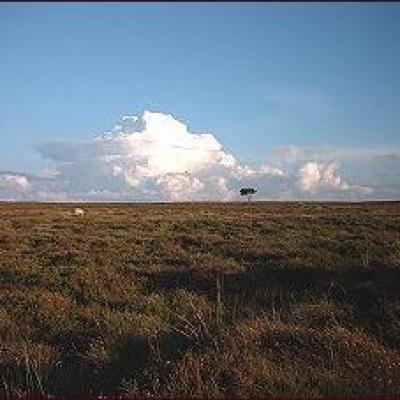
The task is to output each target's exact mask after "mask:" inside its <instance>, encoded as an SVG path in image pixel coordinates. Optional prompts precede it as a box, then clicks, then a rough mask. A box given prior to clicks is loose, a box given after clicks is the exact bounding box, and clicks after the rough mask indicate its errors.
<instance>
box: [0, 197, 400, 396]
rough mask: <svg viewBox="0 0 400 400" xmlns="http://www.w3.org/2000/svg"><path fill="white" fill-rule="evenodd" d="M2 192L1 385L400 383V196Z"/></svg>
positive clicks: (317, 389)
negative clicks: (21, 195)
mask: <svg viewBox="0 0 400 400" xmlns="http://www.w3.org/2000/svg"><path fill="white" fill-rule="evenodd" d="M76 206H77V205H75V204H28V203H25V204H22V203H19V204H13V203H1V204H0V394H2V395H10V396H20V395H25V394H31V395H32V394H35V395H43V394H45V395H69V396H71V395H100V394H102V395H123V396H127V397H134V396H151V395H153V396H162V397H166V396H183V395H185V396H203V397H204V396H207V397H213V396H215V397H222V396H236V397H237V396H240V397H246V396H249V397H250V396H251V397H255V396H268V395H270V396H305V397H316V396H337V395H341V396H345V395H367V394H368V395H384V394H388V395H389V394H400V203H396V202H388V203H367V204H345V203H330V204H328V203H257V202H254V203H232V204H216V203H210V204H153V205H149V204H109V205H106V204H85V205H81V207H82V208H84V209H85V211H86V213H85V215H83V216H75V215H73V210H74V207H76Z"/></svg>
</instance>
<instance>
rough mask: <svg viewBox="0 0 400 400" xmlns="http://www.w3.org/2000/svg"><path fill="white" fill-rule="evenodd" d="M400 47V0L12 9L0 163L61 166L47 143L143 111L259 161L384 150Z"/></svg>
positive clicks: (77, 138) (22, 168)
mask: <svg viewBox="0 0 400 400" xmlns="http://www.w3.org/2000/svg"><path fill="white" fill-rule="evenodd" d="M399 40H400V6H399V5H397V4H379V3H377V4H369V3H366V4H316V5H315V4H310V3H308V4H306V3H305V4H294V3H293V4H268V3H266V4H262V3H254V4H248V3H232V4H229V3H221V4H210V3H198V4H196V3H187V4H179V3H176V4H173V3H171V4H168V3H164V4H163V3H152V4H145V3H141V4H140V3H139V4H135V3H131V4H127V3H119V4H112V3H98V4H96V3H92V4H90V3H87V4H68V3H59V4H49V3H37V4H28V3H26V4H24V3H20V4H12V3H9V4H5V3H3V4H1V5H0V58H1V62H0V88H1V91H0V137H1V138H2V145H1V147H0V169H1V170H3V171H10V170H11V171H17V172H18V171H19V172H20V173H23V172H24V173H36V172H37V171H38V170H40V168H42V167H43V165H44V164H46V163H47V164H48V163H49V159H50V161H51V163H52V168H56V167H57V165H54V164H56V163H57V160H55V159H54V157H53V158H52V157H51V155H50V156H49V154H48V153H46V154H47V161H46V160H45V158H46V157H44V154H43V151H42V153H41V152H40V151H38V150H37V149H38V146H39V147H40V146H42V147H41V148H42V149H43V146H46V144H47V143H50V142H63V143H66V142H70V143H71V142H73V143H75V145H76V144H77V143H80V142H85V141H90V140H93V137H94V135H95V134H96V133H97V134H99V133H101V132H103V131H106V130H108V129H110V128H111V127H112V126H113V125H114V123H115V122H116V121H117V120H118V119H119V118H120V117H121V116H122V115H125V114H141V113H142V112H143V111H144V110H149V111H154V112H161V113H166V114H172V115H173V116H174V117H175V118H176V119H177V120H179V121H181V122H183V123H185V124H186V125H187V126H188V128H189V131H190V132H199V133H212V134H213V135H214V136H215V138H216V139H217V140H218V142H219V143H221V144H222V146H223V148H224V149H225V150H226V152H229V153H232V154H233V155H234V156H235V158H236V159H237V160H238V161H241V162H244V163H249V164H251V165H253V164H255V163H261V162H266V161H268V158H269V157H270V154H271V152H273V151H274V149H275V148H277V147H288V146H291V147H292V148H301V149H302V151H303V152H304V149H305V148H307V149H310V148H311V149H314V150H315V149H319V148H320V147H322V146H324V147H330V148H335V149H337V148H342V149H347V150H346V151H350V150H351V151H353V150H354V151H355V152H356V151H357V150H358V149H360V148H362V149H363V150H362V151H367V149H368V148H371V149H382V148H383V149H385V150H384V153H385V151H386V152H387V149H390V148H391V147H393V146H395V148H396V149H397V147H396V146H398V145H400V132H399V127H400V112H399V104H400V78H399V71H400V45H399ZM349 149H350V150H349ZM364 149H365V150H364ZM373 151H375V150H373ZM315 152H316V153H318V150H315ZM379 154H380V153H379ZM396 154H397V153H396ZM380 155H382V156H384V155H387V154H386V153H385V154H380ZM339 158H340V157H339ZM303 161H304V162H316V161H315V158H314V159H310V160H305V159H304V160H303ZM330 161H332V160H330ZM47 164H46V165H47ZM278 164H279V162H278ZM296 165H297V164H296ZM396 165H397V164H396ZM58 167H59V166H58ZM300 167H301V166H300V165H299V169H301V168H300ZM355 169H357V168H356V167H354V168H349V170H355ZM59 172H60V171H59ZM356 175H357V174H356ZM374 179H375V178H374Z"/></svg>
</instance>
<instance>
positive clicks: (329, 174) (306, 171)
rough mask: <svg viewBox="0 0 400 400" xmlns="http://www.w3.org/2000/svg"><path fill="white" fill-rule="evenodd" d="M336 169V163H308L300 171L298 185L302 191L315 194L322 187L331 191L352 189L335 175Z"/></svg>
mask: <svg viewBox="0 0 400 400" xmlns="http://www.w3.org/2000/svg"><path fill="white" fill-rule="evenodd" d="M336 169H337V165H336V164H335V163H330V164H320V163H317V162H307V163H306V164H304V165H303V166H302V167H301V168H300V169H299V174H298V176H299V180H298V184H299V187H300V189H301V190H304V191H306V192H315V191H316V190H317V189H319V188H321V187H322V188H326V189H330V190H348V189H350V185H349V184H348V183H347V182H345V181H344V180H343V179H342V178H341V177H340V176H339V175H336V174H335V171H336Z"/></svg>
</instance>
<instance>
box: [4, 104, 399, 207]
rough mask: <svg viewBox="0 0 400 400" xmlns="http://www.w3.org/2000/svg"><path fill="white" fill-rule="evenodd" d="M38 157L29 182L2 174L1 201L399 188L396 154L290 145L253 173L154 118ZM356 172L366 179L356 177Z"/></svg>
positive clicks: (391, 193)
mask: <svg viewBox="0 0 400 400" xmlns="http://www.w3.org/2000/svg"><path fill="white" fill-rule="evenodd" d="M36 150H37V151H38V152H39V154H40V155H41V156H42V158H43V160H44V165H43V168H42V169H41V170H40V171H39V172H38V173H37V174H35V175H33V174H31V175H28V174H22V173H12V172H3V173H0V199H3V200H4V199H5V200H39V201H165V202H168V201H232V200H233V201H234V200H239V199H240V196H239V189H240V188H241V187H244V186H253V187H256V188H257V189H258V193H257V196H256V198H258V199H260V200H267V199H275V200H368V199H373V198H382V196H383V198H390V197H395V198H396V196H397V197H399V195H400V185H399V184H398V182H397V183H396V182H393V176H391V175H390V174H388V169H387V167H388V165H390V170H391V171H392V172H393V171H396V168H397V171H400V151H398V152H397V150H396V151H394V152H393V151H391V152H388V149H375V150H373V149H372V150H371V149H369V150H365V151H363V150H362V149H361V150H360V149H358V150H357V151H355V152H353V153H352V152H351V151H349V150H346V149H345V150H342V151H340V149H339V150H338V149H329V148H324V149H316V148H314V149H313V148H299V147H294V146H291V147H286V148H280V149H276V150H275V151H274V152H272V153H270V155H269V156H268V154H267V153H266V159H267V161H265V162H261V163H260V164H259V165H256V166H254V165H248V164H245V163H242V162H240V161H239V159H238V158H236V157H235V156H234V155H233V154H231V153H229V152H228V151H226V150H225V149H224V148H223V146H222V144H221V143H220V142H219V141H218V140H217V138H216V137H215V136H214V135H213V134H211V133H197V132H191V131H190V130H189V128H188V126H187V125H186V124H184V123H183V122H181V121H178V120H177V119H176V118H174V117H173V116H172V115H169V114H164V113H159V112H149V111H145V112H144V113H143V114H142V115H138V116H136V115H126V116H123V117H122V118H121V119H120V121H118V123H117V124H116V125H115V126H114V127H113V128H112V129H111V130H109V131H107V132H104V133H101V134H98V135H95V136H94V137H93V139H92V140H90V141H86V142H70V143H59V142H52V143H44V144H41V145H37V146H36ZM360 165H361V169H360V168H359V166H360ZM393 165H396V167H395V168H394V169H393ZM367 166H369V167H370V168H369V169H368V168H367ZM361 170H362V171H364V174H363V173H357V171H358V172H360V171H361ZM366 171H367V172H366ZM368 171H369V172H368ZM343 173H345V176H343V175H342V174H343ZM380 183H383V185H384V187H382V186H381V187H379V184H380Z"/></svg>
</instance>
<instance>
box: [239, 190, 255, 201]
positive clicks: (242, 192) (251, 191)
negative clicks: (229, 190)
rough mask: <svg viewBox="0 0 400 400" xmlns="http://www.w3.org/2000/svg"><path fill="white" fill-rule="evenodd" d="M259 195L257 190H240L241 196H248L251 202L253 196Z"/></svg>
mask: <svg viewBox="0 0 400 400" xmlns="http://www.w3.org/2000/svg"><path fill="white" fill-rule="evenodd" d="M255 193H257V190H256V189H254V188H242V189H240V195H241V196H247V199H248V200H249V201H251V196H252V195H253V194H255Z"/></svg>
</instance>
